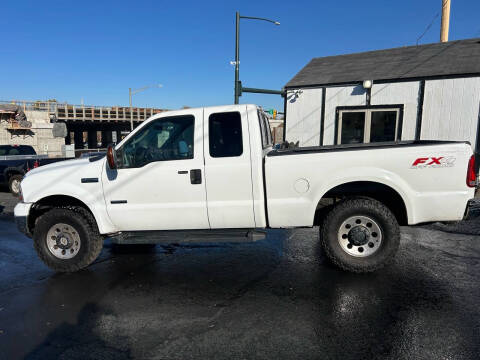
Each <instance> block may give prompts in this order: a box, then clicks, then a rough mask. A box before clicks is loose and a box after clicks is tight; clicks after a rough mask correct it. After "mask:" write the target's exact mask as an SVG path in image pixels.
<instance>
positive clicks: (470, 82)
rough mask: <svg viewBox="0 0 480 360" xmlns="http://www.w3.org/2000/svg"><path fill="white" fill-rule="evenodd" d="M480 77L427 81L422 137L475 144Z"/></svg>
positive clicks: (479, 100)
mask: <svg viewBox="0 0 480 360" xmlns="http://www.w3.org/2000/svg"><path fill="white" fill-rule="evenodd" d="M479 106H480V77H477V78H463V79H445V80H430V81H426V82H425V98H424V103H423V119H422V132H421V139H425V140H468V141H470V143H471V144H472V146H474V145H475V139H476V136H477V133H476V129H477V122H478V111H479Z"/></svg>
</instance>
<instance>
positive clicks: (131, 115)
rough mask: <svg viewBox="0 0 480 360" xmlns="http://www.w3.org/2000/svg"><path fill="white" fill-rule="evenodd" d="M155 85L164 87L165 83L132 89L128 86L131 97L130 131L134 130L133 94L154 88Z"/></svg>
mask: <svg viewBox="0 0 480 360" xmlns="http://www.w3.org/2000/svg"><path fill="white" fill-rule="evenodd" d="M153 87H158V88H161V87H163V85H162V84H155V85H147V86H144V87H142V88H139V89H134V90H132V88H128V97H129V100H130V131H132V130H133V107H132V96H133V95H135V94H138V93H139V92H142V91H145V90H147V89H150V88H153Z"/></svg>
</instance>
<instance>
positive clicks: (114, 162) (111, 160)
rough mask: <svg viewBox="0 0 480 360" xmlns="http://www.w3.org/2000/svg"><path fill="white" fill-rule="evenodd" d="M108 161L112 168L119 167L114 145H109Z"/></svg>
mask: <svg viewBox="0 0 480 360" xmlns="http://www.w3.org/2000/svg"><path fill="white" fill-rule="evenodd" d="M107 163H108V166H109V167H110V169H112V170H114V169H116V168H117V152H116V151H115V148H114V147H113V146H112V145H108V148H107Z"/></svg>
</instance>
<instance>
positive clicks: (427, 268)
mask: <svg viewBox="0 0 480 360" xmlns="http://www.w3.org/2000/svg"><path fill="white" fill-rule="evenodd" d="M2 196H3V194H2ZM1 199H2V198H0V204H1V203H2V200H1ZM3 204H4V205H3V206H4V208H3V209H4V210H5V211H6V212H8V209H9V206H10V205H8V206H6V203H5V202H3ZM479 273H480V237H479V236H478V235H464V234H456V233H448V232H444V231H440V230H438V227H434V226H433V227H432V226H430V227H404V228H402V238H401V246H400V249H399V252H398V255H397V257H396V259H395V261H394V262H393V264H391V265H389V266H388V267H386V268H384V269H383V270H380V271H378V272H376V273H373V274H363V275H357V274H350V273H345V272H342V271H340V270H337V269H336V268H334V267H332V266H331V265H329V264H328V262H327V261H326V259H325V257H324V255H323V253H322V251H321V249H320V247H319V241H318V229H316V228H314V229H297V230H272V231H269V232H268V236H267V239H266V240H262V241H258V242H255V243H248V244H224V243H214V244H199V245H189V246H181V245H172V246H156V247H154V248H148V247H141V246H140V247H138V246H125V245H124V246H118V245H117V246H114V245H113V244H111V243H110V242H109V241H107V242H106V244H105V248H104V250H103V251H102V253H101V256H100V258H99V259H98V260H97V261H95V263H94V264H93V265H91V266H90V267H89V268H88V269H86V270H83V271H80V272H77V273H73V274H55V273H54V272H52V271H51V270H49V269H48V268H47V267H46V266H44V265H43V263H41V261H40V260H39V259H38V258H37V256H36V254H35V251H34V249H33V247H32V243H31V240H30V239H28V238H26V237H25V236H23V235H21V234H19V233H18V232H17V230H16V228H15V226H14V223H13V221H12V219H11V216H8V215H5V216H3V217H0V358H1V359H20V358H28V359H51V358H52V359H53V358H55V359H129V358H139V359H141V358H148V359H372V358H386V359H412V358H415V359H478V357H479V354H480V308H479V303H480V288H479V284H480V280H479V278H480V277H479Z"/></svg>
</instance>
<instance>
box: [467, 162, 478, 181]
mask: <svg viewBox="0 0 480 360" xmlns="http://www.w3.org/2000/svg"><path fill="white" fill-rule="evenodd" d="M467 186H468V187H475V186H477V174H476V173H475V156H474V155H472V156H471V157H470V160H469V161H468V169H467Z"/></svg>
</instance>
